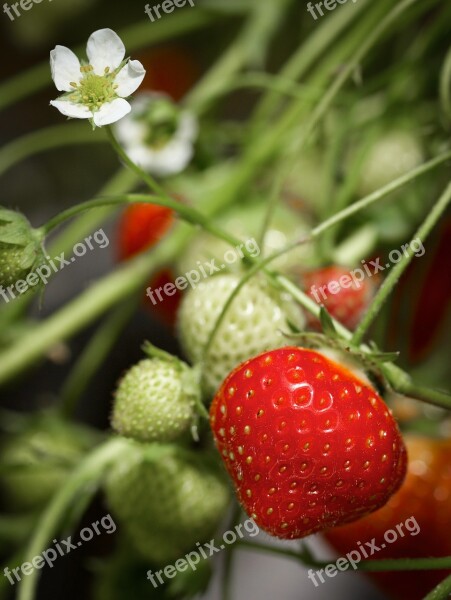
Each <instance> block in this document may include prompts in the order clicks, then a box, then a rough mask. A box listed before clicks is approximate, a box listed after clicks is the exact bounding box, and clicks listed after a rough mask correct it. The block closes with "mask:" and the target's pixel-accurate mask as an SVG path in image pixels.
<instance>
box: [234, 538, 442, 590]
mask: <svg viewBox="0 0 451 600" xmlns="http://www.w3.org/2000/svg"><path fill="white" fill-rule="evenodd" d="M237 544H238V545H239V546H241V547H244V548H249V549H252V550H258V551H261V552H271V553H272V554H279V555H280V556H286V557H288V558H292V559H294V560H297V561H299V562H301V563H302V564H303V565H305V566H308V567H314V568H318V569H324V568H325V567H327V565H329V564H330V561H329V562H325V561H320V560H316V559H315V558H314V557H312V554H311V553H310V551H309V550H307V551H305V550H301V551H300V552H297V551H295V550H287V549H285V548H283V547H282V548H281V547H276V546H267V545H263V544H259V543H258V542H251V541H250V540H239V541H238V542H237ZM356 568H357V569H358V570H359V571H367V572H374V573H376V572H383V571H417V570H418V571H428V570H429V569H434V570H435V569H437V570H441V569H449V568H451V556H445V557H440V558H393V559H390V558H387V559H381V560H362V561H361V562H360V563H358V564H357V565H356ZM450 579H451V578H450ZM445 581H448V580H445ZM443 583H444V582H442V584H443ZM442 584H441V585H442ZM450 584H451V581H450V582H449V584H448V585H450ZM449 589H451V588H450V587H448V588H447V590H449ZM446 597H447V596H437V597H435V596H433V597H431V599H432V598H434V599H435V598H437V600H438V599H439V598H446ZM425 600H429V596H428V597H427V598H425Z"/></svg>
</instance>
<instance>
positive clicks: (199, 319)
mask: <svg viewBox="0 0 451 600" xmlns="http://www.w3.org/2000/svg"><path fill="white" fill-rule="evenodd" d="M239 281H240V278H239V276H238V275H233V274H227V275H218V276H215V277H211V278H210V279H208V280H206V281H205V282H203V283H201V284H199V285H198V286H197V288H195V289H193V290H190V291H189V292H188V293H187V294H186V296H185V297H184V299H183V301H182V304H181V307H180V310H179V315H178V330H179V334H180V342H181V344H182V348H183V350H184V352H185V354H186V356H187V357H188V358H189V360H190V361H191V362H192V363H194V364H196V363H199V362H200V361H201V360H203V363H202V366H203V384H204V387H205V392H206V393H207V394H209V395H213V394H214V393H215V391H216V390H217V389H218V387H219V386H220V384H221V383H222V381H223V380H224V379H225V377H226V376H227V375H228V374H229V373H230V371H232V370H233V369H234V368H235V367H236V366H237V365H238V364H240V363H241V362H243V361H244V360H247V359H249V358H251V357H252V356H256V355H257V354H260V353H261V352H264V351H265V350H270V349H273V348H279V347H281V346H285V345H288V344H290V340H288V339H287V338H286V337H284V335H283V333H282V332H289V331H290V326H289V322H291V323H293V324H294V325H296V327H297V328H298V329H302V328H303V326H304V324H305V318H304V316H303V313H302V312H301V310H300V309H299V308H298V307H297V305H296V304H294V302H293V301H292V300H291V299H288V298H287V297H285V296H284V295H282V294H280V293H279V292H277V291H275V290H273V289H271V288H269V286H268V285H267V284H266V282H265V281H264V280H263V279H260V278H258V277H254V278H253V279H251V280H250V281H249V282H247V283H246V284H245V285H244V287H243V288H242V289H241V290H240V291H239V293H238V295H237V296H236V298H234V300H233V302H232V304H231V306H230V307H229V309H228V311H227V313H226V316H225V318H224V320H223V321H222V323H221V325H220V327H219V330H218V331H217V332H216V335H215V337H214V340H213V343H212V345H211V346H210V349H209V351H208V354H207V356H206V357H204V356H203V353H204V349H205V346H206V344H207V342H208V339H209V336H210V333H211V332H212V331H213V328H214V327H215V324H216V320H217V318H218V317H219V315H220V314H221V312H222V309H223V308H224V306H225V304H226V302H227V300H228V298H229V296H230V294H231V293H232V292H233V290H234V289H235V288H236V287H237V285H238V283H239Z"/></svg>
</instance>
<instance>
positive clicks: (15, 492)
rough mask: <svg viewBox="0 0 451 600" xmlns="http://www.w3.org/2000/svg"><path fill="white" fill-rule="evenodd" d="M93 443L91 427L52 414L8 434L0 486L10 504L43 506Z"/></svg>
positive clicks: (16, 505)
mask: <svg viewBox="0 0 451 600" xmlns="http://www.w3.org/2000/svg"><path fill="white" fill-rule="evenodd" d="M93 443H94V440H93V438H92V434H91V432H90V431H89V430H87V429H85V428H84V427H81V426H78V425H77V426H75V425H73V424H69V423H65V422H62V421H60V420H58V419H55V418H53V417H49V416H44V417H39V418H38V419H37V420H36V421H34V422H31V423H30V424H29V425H28V426H27V427H26V429H24V430H23V431H22V432H20V433H18V434H16V435H15V436H14V437H13V436H11V437H10V434H8V438H6V439H5V440H4V442H3V447H2V450H1V453H0V454H1V463H2V474H1V478H0V485H1V487H2V490H3V494H4V497H5V499H6V503H7V505H8V507H11V509H13V510H21V509H33V508H38V507H41V506H42V505H44V504H45V503H46V502H47V501H48V500H50V498H51V497H52V495H53V494H54V493H55V491H56V490H57V489H58V488H59V487H60V486H61V484H62V483H63V482H64V481H65V479H66V477H67V475H68V473H69V472H70V471H71V469H72V468H73V467H74V466H75V465H76V464H77V463H78V461H79V460H80V459H81V458H82V457H83V455H84V454H85V453H86V451H87V450H88V449H89V448H90V447H91V445H92V444H93Z"/></svg>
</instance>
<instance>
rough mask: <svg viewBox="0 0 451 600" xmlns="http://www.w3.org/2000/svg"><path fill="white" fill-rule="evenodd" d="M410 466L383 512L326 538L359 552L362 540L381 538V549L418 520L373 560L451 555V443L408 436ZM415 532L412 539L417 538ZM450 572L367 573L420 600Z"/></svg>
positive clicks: (392, 591)
mask: <svg viewBox="0 0 451 600" xmlns="http://www.w3.org/2000/svg"><path fill="white" fill-rule="evenodd" d="M406 446H407V450H408V453H409V462H408V468H407V476H406V479H405V481H404V483H403V485H402V486H401V488H400V489H399V491H398V492H397V493H396V494H395V495H394V496H393V497H392V498H390V500H389V501H388V502H387V504H386V505H385V506H384V507H383V508H381V509H380V510H378V511H376V512H374V513H372V514H371V515H368V516H366V517H364V518H363V519H361V520H360V521H356V522H355V523H352V524H350V525H346V526H345V527H338V528H336V529H333V530H331V531H329V532H328V533H327V534H326V537H327V539H328V540H329V542H331V544H332V545H333V546H334V547H335V548H336V549H337V550H338V551H339V552H340V554H343V555H344V554H346V553H347V552H349V551H350V550H355V549H356V548H357V547H358V546H357V545H356V544H357V541H360V542H362V543H364V542H365V541H369V540H371V539H372V538H375V539H376V543H377V546H378V547H379V548H380V546H381V543H379V542H381V540H383V539H384V534H385V532H386V531H388V530H390V529H392V530H394V531H397V527H396V526H397V525H399V524H402V523H405V522H406V520H408V519H411V517H414V518H415V521H416V522H417V524H418V528H419V531H417V528H413V527H412V524H413V523H412V522H411V521H410V522H409V523H411V528H410V529H411V533H410V532H409V530H408V529H407V527H404V529H403V533H404V536H401V535H398V537H397V539H396V541H394V542H393V543H390V544H386V547H385V548H380V549H379V551H378V552H377V555H374V556H371V559H375V560H377V559H383V558H422V557H428V556H429V557H434V556H450V555H451V503H450V499H451V440H446V441H445V440H432V439H427V438H423V437H415V436H407V437H406ZM412 533H413V535H412ZM450 574H451V571H448V572H446V571H409V572H404V573H403V572H387V573H371V574H370V573H368V575H369V576H370V577H371V578H372V579H373V580H374V581H376V583H378V584H379V585H380V586H381V587H382V588H383V589H384V590H385V591H386V592H387V593H388V594H389V595H390V596H391V597H393V598H396V599H399V600H404V599H405V598H408V599H409V600H420V598H423V597H424V596H425V595H426V594H427V593H428V592H429V591H430V590H431V589H432V588H434V587H435V586H436V585H437V584H438V583H439V582H440V581H441V580H442V579H444V578H445V577H446V576H447V575H450Z"/></svg>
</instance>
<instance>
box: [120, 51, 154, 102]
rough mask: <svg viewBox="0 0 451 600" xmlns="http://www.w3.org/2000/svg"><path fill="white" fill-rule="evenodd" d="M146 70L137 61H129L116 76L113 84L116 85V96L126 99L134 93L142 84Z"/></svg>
mask: <svg viewBox="0 0 451 600" xmlns="http://www.w3.org/2000/svg"><path fill="white" fill-rule="evenodd" d="M145 74H146V69H145V68H144V67H143V66H142V64H141V63H140V62H139V60H129V61H128V63H127V64H126V65H124V66H123V67H122V69H121V70H120V71H119V73H118V74H117V75H116V78H115V80H114V83H115V84H116V85H117V88H116V94H117V95H118V96H122V98H127V96H130V95H131V94H133V92H134V91H136V90H137V89H138V88H139V86H140V85H141V83H142V80H143V79H144V76H145Z"/></svg>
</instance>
